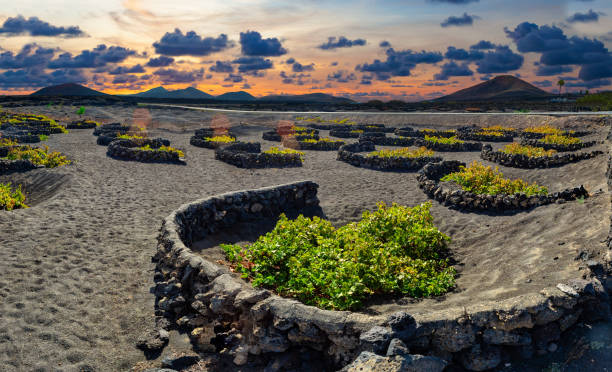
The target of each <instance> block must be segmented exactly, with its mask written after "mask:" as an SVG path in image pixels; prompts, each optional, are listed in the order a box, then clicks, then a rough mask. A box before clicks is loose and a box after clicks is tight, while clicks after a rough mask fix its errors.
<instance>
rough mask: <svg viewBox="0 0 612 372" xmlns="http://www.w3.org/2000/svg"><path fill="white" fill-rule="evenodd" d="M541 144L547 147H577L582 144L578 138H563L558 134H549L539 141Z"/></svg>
mask: <svg viewBox="0 0 612 372" xmlns="http://www.w3.org/2000/svg"><path fill="white" fill-rule="evenodd" d="M540 142H542V143H546V144H549V145H577V144H579V143H582V141H581V140H580V138H576V137H569V136H563V135H560V134H550V135H548V136H546V137H544V138H542V139H541V140H540Z"/></svg>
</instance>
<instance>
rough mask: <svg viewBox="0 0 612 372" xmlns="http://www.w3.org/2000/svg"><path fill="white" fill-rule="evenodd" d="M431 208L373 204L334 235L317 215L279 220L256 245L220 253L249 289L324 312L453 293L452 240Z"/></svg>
mask: <svg viewBox="0 0 612 372" xmlns="http://www.w3.org/2000/svg"><path fill="white" fill-rule="evenodd" d="M430 208H431V204H430V203H425V204H421V205H418V206H416V207H413V208H408V207H404V206H400V205H397V204H393V205H392V206H391V207H387V206H386V205H385V204H384V203H379V204H378V209H377V210H376V211H374V212H369V211H366V212H364V213H363V216H362V219H361V220H360V221H359V222H354V223H350V224H348V225H345V226H343V227H340V228H338V229H335V228H334V227H333V226H332V225H331V223H330V222H329V221H326V220H323V219H320V218H318V217H313V218H312V219H311V218H307V217H304V216H299V217H298V218H297V219H295V220H289V219H287V217H285V215H281V216H280V218H279V220H278V223H277V224H276V227H275V228H274V230H273V231H271V232H270V233H268V234H266V235H264V236H261V237H260V238H259V239H258V240H257V241H256V242H255V243H253V244H251V245H249V246H247V247H245V248H243V247H241V246H239V245H222V248H223V250H224V251H225V253H226V255H227V258H228V260H229V261H230V262H231V264H232V265H233V267H234V269H235V270H236V271H237V272H239V273H241V274H242V277H243V278H245V279H251V280H252V282H253V285H254V286H258V287H266V288H271V289H274V290H275V291H276V292H277V293H279V294H281V295H283V296H289V297H295V298H297V299H299V300H300V301H302V302H303V303H305V304H307V305H315V306H317V307H320V308H324V309H333V310H354V309H358V308H360V307H362V306H363V305H364V301H366V300H367V299H368V298H369V297H371V296H373V295H395V294H402V295H408V296H412V297H429V296H437V295H441V294H443V293H445V292H447V291H449V290H450V289H451V288H453V286H454V282H455V281H454V275H455V270H454V268H453V267H452V266H450V265H449V262H448V260H447V259H446V258H445V257H446V254H447V252H448V249H447V244H448V243H449V241H450V238H449V237H448V236H446V235H445V234H443V233H442V232H440V231H439V230H438V229H437V228H436V227H435V226H434V224H433V217H432V216H431V214H430Z"/></svg>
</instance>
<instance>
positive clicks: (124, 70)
mask: <svg viewBox="0 0 612 372" xmlns="http://www.w3.org/2000/svg"><path fill="white" fill-rule="evenodd" d="M142 72H145V70H144V68H142V66H141V65H134V66H132V67H126V66H117V67H116V68H114V69H112V70H110V71H109V72H108V73H109V74H111V75H122V74H138V73H142Z"/></svg>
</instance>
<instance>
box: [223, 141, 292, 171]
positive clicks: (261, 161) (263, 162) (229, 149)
mask: <svg viewBox="0 0 612 372" xmlns="http://www.w3.org/2000/svg"><path fill="white" fill-rule="evenodd" d="M281 151H282V150H281ZM215 159H217V160H220V161H222V162H225V163H228V164H231V165H235V166H237V167H238V168H285V167H301V166H302V155H301V154H299V153H297V152H291V153H269V152H261V144H260V143H258V142H236V143H233V144H231V145H227V146H223V147H219V148H218V149H216V150H215Z"/></svg>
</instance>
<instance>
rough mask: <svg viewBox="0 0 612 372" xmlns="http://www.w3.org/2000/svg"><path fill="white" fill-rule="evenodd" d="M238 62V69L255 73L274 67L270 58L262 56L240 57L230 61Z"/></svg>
mask: <svg viewBox="0 0 612 372" xmlns="http://www.w3.org/2000/svg"><path fill="white" fill-rule="evenodd" d="M232 63H235V64H238V65H239V66H238V71H239V72H244V73H254V74H257V72H258V71H261V70H268V69H271V68H273V67H274V64H273V63H272V61H271V60H269V59H266V58H262V57H240V58H237V59H235V60H234V61H232Z"/></svg>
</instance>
